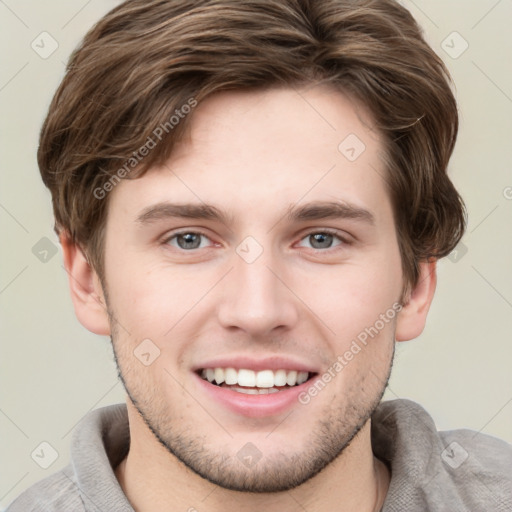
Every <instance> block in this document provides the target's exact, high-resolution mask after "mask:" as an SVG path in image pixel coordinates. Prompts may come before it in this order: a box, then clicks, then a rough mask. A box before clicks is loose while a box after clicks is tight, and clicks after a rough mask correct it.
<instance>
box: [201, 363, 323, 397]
mask: <svg viewBox="0 0 512 512" xmlns="http://www.w3.org/2000/svg"><path fill="white" fill-rule="evenodd" d="M197 374H198V375H199V376H200V377H201V378H202V379H203V380H206V381H207V382H209V383H210V384H212V385H214V386H219V387H223V388H227V389H230V390H232V391H236V392H238V393H243V394H247V395H267V394H271V393H279V392H280V391H283V390H286V389H290V388H293V387H296V386H300V385H301V384H304V383H305V382H307V381H308V380H310V379H311V378H313V377H314V376H315V375H316V373H311V372H300V371H297V370H284V369H283V370H275V371H274V370H261V371H254V370H248V369H245V368H240V369H238V370H237V369H235V368H203V369H200V370H198V371H197Z"/></svg>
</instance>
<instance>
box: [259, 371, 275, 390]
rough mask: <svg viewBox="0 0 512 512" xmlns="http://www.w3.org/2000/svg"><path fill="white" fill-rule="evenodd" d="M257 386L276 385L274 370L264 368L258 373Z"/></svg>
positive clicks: (267, 386) (270, 386)
mask: <svg viewBox="0 0 512 512" xmlns="http://www.w3.org/2000/svg"><path fill="white" fill-rule="evenodd" d="M256 386H257V387H259V388H273V387H274V372H273V371H272V370H263V371H262V372H258V373H257V374H256Z"/></svg>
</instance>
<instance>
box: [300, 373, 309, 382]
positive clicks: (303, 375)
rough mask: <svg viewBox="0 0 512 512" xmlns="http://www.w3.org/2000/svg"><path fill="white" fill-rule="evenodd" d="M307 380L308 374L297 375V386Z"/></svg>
mask: <svg viewBox="0 0 512 512" xmlns="http://www.w3.org/2000/svg"><path fill="white" fill-rule="evenodd" d="M307 380H308V372H299V373H298V374H297V384H303V383H304V382H306V381H307Z"/></svg>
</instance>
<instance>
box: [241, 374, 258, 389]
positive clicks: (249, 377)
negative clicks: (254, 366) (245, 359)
mask: <svg viewBox="0 0 512 512" xmlns="http://www.w3.org/2000/svg"><path fill="white" fill-rule="evenodd" d="M238 384H240V386H245V387H248V388H253V387H254V386H256V374H255V373H254V372H253V371H252V370H245V369H242V370H238Z"/></svg>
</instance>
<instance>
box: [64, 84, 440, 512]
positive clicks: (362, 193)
mask: <svg viewBox="0 0 512 512" xmlns="http://www.w3.org/2000/svg"><path fill="white" fill-rule="evenodd" d="M299 93H300V94H299ZM349 134H356V135H357V137H358V138H359V139H360V140H361V141H363V142H364V144H365V146H366V149H365V151H364V152H363V153H362V154H361V155H360V156H359V157H358V158H357V159H356V160H355V161H354V162H350V161H349V160H348V159H347V158H346V157H345V156H344V155H343V154H342V153H341V152H340V151H339V150H338V145H339V144H340V142H341V141H343V140H344V139H345V137H347V136H348V135H349ZM383 150H384V144H383V141H382V139H381V137H380V136H379V134H378V133H377V132H376V131H375V130H373V129H372V119H371V116H370V115H369V114H368V112H366V111H365V109H364V108H363V107H362V106H361V105H359V104H357V103H355V102H354V101H351V100H350V99H349V98H348V97H347V96H345V95H343V94H342V93H341V92H339V91H335V90H333V89H330V88H329V87H327V86H315V87H311V88H309V89H302V90H300V91H294V90H292V89H286V88H282V89H281V88H280V89H269V90H266V91H251V92H247V91H245V92H240V91H236V92H225V93H221V94H218V95H216V96H213V97H211V98H209V99H207V100H206V101H204V102H203V103H202V104H201V105H199V106H198V107H197V109H196V110H195V111H194V114H193V118H192V119H191V125H190V130H189V136H188V137H186V138H185V139H184V140H183V141H182V142H181V143H180V144H179V145H178V146H177V147H176V148H175V151H174V152H173V155H172V157H171V158H170V160H169V161H168V162H166V164H165V165H163V166H161V167H158V168H156V167H155V168H153V169H150V170H149V171H148V173H147V174H145V175H144V176H143V177H141V178H140V179H137V180H123V181H122V182H121V183H120V184H119V185H117V187H116V188H115V189H114V190H113V191H112V192H111V195H110V198H109V200H110V204H109V211H108V218H107V224H106V231H105V280H104V282H103V283H101V282H100V280H99V279H98V276H97V275H96V273H95V272H94V269H92V268H91V267H90V266H89V265H88V263H87V260H86V259H85V258H84V256H83V254H82V252H81V251H80V250H79V249H78V248H77V247H76V246H75V245H73V244H72V243H70V242H69V240H68V239H67V238H66V237H65V235H63V236H62V244H63V249H64V256H65V263H66V269H67V270H68V272H69V275H70V287H71V294H72V297H73V302H74V305H75V311H76V314H77V316H78V318H79V320H80V321H81V323H82V324H83V325H84V326H85V327H87V328H88V329H89V330H91V331H92V332H95V333H97V334H101V335H111V336H112V342H113V346H114V352H115V356H116V361H117V364H118V368H119V372H120V375H121V377H122V379H123V382H124V384H125V387H126V390H127V393H128V397H127V407H128V414H129V421H130V433H131V445H130V451H129V454H128V456H127V458H126V459H125V460H124V461H123V462H122V463H121V464H120V466H119V467H118V468H116V476H117V478H118V480H119V482H120V484H121V486H122V488H123V490H124V492H125V494H126V495H127V497H128V499H129V500H130V501H131V503H132V505H133V506H134V508H135V509H136V510H144V511H145V512H152V511H157V510H161V509H162V507H164V506H165V505H166V504H167V505H169V504H173V506H174V507H175V509H176V510H188V509H189V508H190V507H195V508H196V509H197V510H201V511H203V510H207V511H209V512H216V511H225V510H242V511H256V510H261V508H262V507H265V510H266V511H267V512H273V511H282V510H303V508H306V509H307V510H308V511H311V512H314V511H324V510H325V511H327V510H329V511H330V510H334V509H336V510H339V511H345V510H346V511H348V510H359V511H371V510H375V509H378V508H379V507H380V505H382V502H383V500H384V498H385V494H386V490H387V487H388V485H389V478H390V475H389V470H388V468H387V467H386V466H385V465H384V464H383V463H382V462H381V461H379V460H377V459H376V458H375V457H374V456H373V453H372V449H371V438H370V426H371V420H370V419H369V418H370V415H371V413H372V412H373V411H374V409H375V407H376V406H377V405H378V403H379V401H380V399H381V396H382V393H383V392H384V388H385V386H386V383H387V379H388V377H389V373H390V370H391V365H392V358H393V350H394V343H395V341H401V340H409V339H412V338H415V337H416V336H418V335H419V334H420V333H421V331H422V330H423V327H424V325H425V320H426V316H427V312H428V309H429V306H430V303H431V301H432V298H433V294H434V290H435V284H436V272H435V263H434V262H430V263H427V262H423V263H421V276H420V280H419V284H418V285H417V286H416V287H415V288H413V289H412V291H411V293H410V295H409V296H408V297H406V299H405V301H404V306H403V309H402V310H401V311H400V313H399V314H398V315H396V316H395V317H394V318H393V319H392V320H390V321H388V322H387V323H386V324H385V326H384V328H382V329H381V330H380V331H379V333H378V335H377V336H374V337H373V338H371V339H370V340H369V342H368V344H367V345H366V346H365V347H364V348H363V350H361V352H359V353H358V354H357V355H355V356H354V358H353V359H352V360H351V361H350V362H349V364H347V365H346V366H345V367H344V368H343V370H342V371H340V372H339V373H337V375H336V377H335V378H334V379H332V381H331V382H330V383H329V384H328V385H327V386H326V387H325V388H324V389H323V390H322V391H321V392H320V393H318V395H317V396H315V397H314V398H313V399H311V401H310V402H309V403H308V404H307V405H303V404H301V403H299V402H297V403H296V404H293V406H291V407H290V408H289V409H287V410H286V411H285V412H284V413H279V414H275V415H269V416H265V417H257V418H253V417H250V416H248V415H243V414H236V413H234V412H233V411H231V410H229V409H227V408H226V407H224V406H222V405H220V404H219V403H216V402H214V401H212V400H210V399H209V397H208V396H206V394H205V392H204V390H203V389H202V388H201V386H199V385H198V382H197V379H196V377H195V376H194V375H193V373H192V369H193V368H195V367H196V366H197V365H198V364H201V363H202V362H205V361H207V360H211V359H213V358H215V357H218V356H219V355H225V356H238V355H246V356H247V355H248V356H253V357H264V356H269V355H284V356H288V357H291V358H293V359H294V360H296V361H301V362H306V363H307V364H309V365H313V366H314V367H315V368H317V369H318V373H319V374H320V375H321V374H323V373H324V372H326V371H327V369H328V368H329V367H331V366H332V364H333V363H334V362H335V361H336V358H337V357H338V356H339V355H342V354H344V353H345V352H346V351H347V350H348V349H349V348H350V345H351V343H352V341H353V340H354V339H356V337H357V336H358V335H359V334H360V333H361V332H362V331H364V329H365V328H368V327H370V326H373V325H375V323H376V321H377V320H378V319H379V315H382V314H385V313H386V312H387V311H388V310H390V308H392V306H393V304H397V303H398V302H399V301H400V298H401V294H402V290H403V288H404V284H405V283H404V282H403V277H402V267H401V260H400V253H399V249H398V242H397V237H396V230H395V225H394V220H393V212H392V207H391V203H390V199H389V196H388V192H387V189H386V185H385V182H384V181H383V178H382V177H383V176H384V175H385V169H384V167H383V163H382V160H381V158H380V157H379V155H380V154H381V153H382V151H383ZM165 201H168V202H183V203H184V202H193V203H196V204H202V203H208V204H212V205H214V206H216V207H217V208H219V209H220V210H222V211H223V212H225V213H226V214H227V215H232V219H231V220H229V222H228V223H227V224H224V223H222V222H219V221H217V220H211V219H187V218H170V217H165V216H163V217H161V218H158V219H157V220H152V221H151V222H145V223H141V222H140V221H138V220H137V218H138V217H139V216H140V215H141V213H143V212H145V211H147V209H148V208H149V207H151V206H152V205H155V204H158V203H162V202H165ZM316 201H331V202H332V201H336V202H345V203H350V204H352V205H355V206H357V207H358V208H363V209H366V210H367V211H369V212H370V213H371V215H372V217H373V223H370V222H367V221H365V220H364V219H347V218H337V219H322V220H313V221H310V220H306V221H304V220H300V221H293V222H292V221H289V220H288V219H287V218H286V217H285V213H286V211H287V208H288V207H289V206H293V207H297V206H303V205H305V204H307V203H309V202H316ZM323 229H331V230H335V231H336V232H337V235H336V236H334V237H333V238H332V239H331V238H327V240H326V239H324V241H323V243H324V245H321V244H319V242H318V241H317V240H315V238H314V237H311V236H309V235H312V234H315V233H316V234H318V233H322V232H323V231H322V230H323ZM177 231H186V232H188V233H190V232H192V233H197V232H198V231H199V232H201V233H203V234H204V235H205V236H204V237H202V238H201V237H199V240H200V241H201V245H200V246H199V247H198V248H194V249H193V250H191V249H186V248H185V249H184V248H182V247H183V246H182V247H180V246H179V243H178V242H179V240H180V241H181V243H183V238H180V239H179V240H178V238H176V237H174V238H171V237H172V236H173V235H174V234H175V233H176V232H177ZM338 235H339V236H340V237H341V238H337V236H338ZM247 236H251V237H253V238H254V239H255V240H256V241H257V242H258V244H259V245H260V247H261V248H262V249H263V252H262V253H261V255H260V256H259V257H258V258H257V259H256V260H255V261H254V262H252V263H247V261H245V260H244V259H243V258H242V257H240V256H239V254H237V252H236V249H237V247H238V246H239V244H240V243H241V242H242V241H243V240H244V239H245V238H246V237H247ZM144 339H150V340H151V341H152V343H154V344H155V345H156V346H157V347H158V348H159V350H160V356H159V357H158V358H157V359H156V360H155V361H154V362H153V363H152V364H151V365H149V366H145V365H143V364H141V362H140V361H139V360H138V359H137V358H136V357H134V354H133V352H134V349H136V347H137V346H138V345H139V344H140V343H141V341H142V340H144ZM248 442H250V443H252V444H254V445H255V446H256V447H257V449H258V450H259V451H260V452H261V454H262V456H261V459H260V460H259V462H258V463H257V464H256V465H255V466H253V467H251V468H248V467H246V466H245V465H243V464H242V463H241V462H240V460H239V458H238V457H237V452H238V451H239V450H240V449H241V448H242V447H243V446H244V445H245V444H246V443H248ZM249 491H253V492H249Z"/></svg>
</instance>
